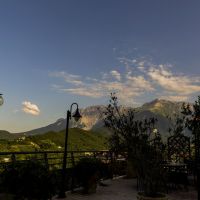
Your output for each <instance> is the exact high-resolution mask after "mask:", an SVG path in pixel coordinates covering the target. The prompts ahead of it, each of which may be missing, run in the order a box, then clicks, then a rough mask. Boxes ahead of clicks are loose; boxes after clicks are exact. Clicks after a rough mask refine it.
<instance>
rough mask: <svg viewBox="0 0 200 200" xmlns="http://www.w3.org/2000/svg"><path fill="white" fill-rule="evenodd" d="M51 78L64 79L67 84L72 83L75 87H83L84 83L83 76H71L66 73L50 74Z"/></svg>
mask: <svg viewBox="0 0 200 200" xmlns="http://www.w3.org/2000/svg"><path fill="white" fill-rule="evenodd" d="M50 76H53V77H60V78H63V79H64V81H65V82H67V83H71V84H73V85H82V84H83V82H82V81H81V76H79V75H74V74H69V73H67V72H64V71H61V72H53V73H50Z"/></svg>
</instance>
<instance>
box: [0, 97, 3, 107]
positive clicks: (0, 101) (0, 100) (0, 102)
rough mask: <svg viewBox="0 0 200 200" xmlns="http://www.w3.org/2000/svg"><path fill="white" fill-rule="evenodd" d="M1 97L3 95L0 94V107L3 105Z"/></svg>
mask: <svg viewBox="0 0 200 200" xmlns="http://www.w3.org/2000/svg"><path fill="white" fill-rule="evenodd" d="M2 95H3V94H0V106H1V105H3V102H4V100H3V96H2Z"/></svg>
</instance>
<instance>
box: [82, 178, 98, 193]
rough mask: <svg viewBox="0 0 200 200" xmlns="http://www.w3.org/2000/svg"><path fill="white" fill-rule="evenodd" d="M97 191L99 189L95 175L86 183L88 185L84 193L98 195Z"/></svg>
mask: <svg viewBox="0 0 200 200" xmlns="http://www.w3.org/2000/svg"><path fill="white" fill-rule="evenodd" d="M96 189H97V176H96V174H95V175H93V176H91V177H90V178H89V179H88V180H87V181H86V183H85V184H84V190H83V192H84V193H85V194H92V193H96Z"/></svg>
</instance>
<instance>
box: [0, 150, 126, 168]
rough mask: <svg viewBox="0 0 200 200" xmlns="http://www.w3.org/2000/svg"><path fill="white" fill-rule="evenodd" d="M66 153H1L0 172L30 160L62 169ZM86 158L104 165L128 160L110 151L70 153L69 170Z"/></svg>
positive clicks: (68, 154) (68, 156) (68, 155)
mask: <svg viewBox="0 0 200 200" xmlns="http://www.w3.org/2000/svg"><path fill="white" fill-rule="evenodd" d="M63 154H64V151H34V152H33V151H30V152H0V170H1V169H3V168H4V167H6V166H8V165H9V164H12V163H25V162H27V161H28V160H33V159H34V160H37V161H39V162H41V163H44V164H45V165H46V166H48V168H49V169H61V168H62V161H63ZM85 157H91V158H92V157H93V158H98V159H100V160H101V161H102V162H104V163H108V164H112V163H122V162H124V161H126V158H125V157H124V156H122V155H119V154H118V155H116V154H115V153H114V152H111V151H108V150H102V151H95V150H94V151H68V152H67V166H66V167H67V168H72V167H74V166H75V164H76V163H77V162H78V161H79V160H80V159H81V158H85Z"/></svg>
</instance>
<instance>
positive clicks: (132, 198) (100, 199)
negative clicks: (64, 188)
mask: <svg viewBox="0 0 200 200" xmlns="http://www.w3.org/2000/svg"><path fill="white" fill-rule="evenodd" d="M105 183H106V184H107V185H108V186H98V188H97V192H96V193H95V194H90V195H83V194H81V193H80V192H78V191H77V192H74V193H70V192H67V193H66V195H67V198H65V199H62V200H94V199H95V200H136V199H137V197H136V195H137V190H136V179H124V178H119V179H114V180H107V181H105ZM167 196H168V197H169V200H195V199H197V192H196V191H195V190H194V189H193V188H189V191H184V190H181V189H180V190H175V191H173V192H169V194H168V195H167ZM53 200H56V197H55V198H53ZM60 200H61V199H60Z"/></svg>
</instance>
